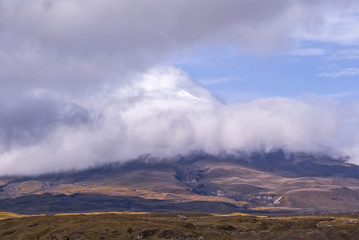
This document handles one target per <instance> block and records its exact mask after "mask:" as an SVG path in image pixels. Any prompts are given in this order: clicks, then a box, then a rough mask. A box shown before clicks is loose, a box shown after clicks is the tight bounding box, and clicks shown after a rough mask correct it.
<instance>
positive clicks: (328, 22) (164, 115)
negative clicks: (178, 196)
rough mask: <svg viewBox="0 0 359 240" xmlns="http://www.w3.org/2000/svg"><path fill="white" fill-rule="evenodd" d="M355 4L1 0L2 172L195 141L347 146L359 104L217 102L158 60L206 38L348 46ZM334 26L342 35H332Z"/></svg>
mask: <svg viewBox="0 0 359 240" xmlns="http://www.w3.org/2000/svg"><path fill="white" fill-rule="evenodd" d="M355 10H358V4H357V3H356V1H350V0H344V1H334V0H332V1H322V0H314V1H306V0H305V1H285V0H274V1H259V0H224V1H216V0H197V1H192V0H174V1H163V0H148V1H139V0H123V1H115V0H104V1H95V0H88V1H82V0H0V86H1V87H0V174H15V173H17V174H18V173H21V174H27V173H42V172H48V171H57V170H68V169H72V168H85V167H88V166H91V165H93V164H96V163H103V162H109V161H125V160H129V159H131V158H135V157H137V156H139V155H141V154H147V153H150V154H152V155H154V156H159V157H168V156H172V155H176V154H185V153H187V152H189V151H193V150H204V151H208V152H211V153H217V152H221V151H235V150H238V149H239V150H249V151H251V150H257V149H271V148H278V147H282V148H286V149H288V150H293V151H294V150H298V151H299V150H306V151H312V150H313V151H314V150H318V149H320V148H321V147H323V146H329V147H333V148H337V149H338V150H339V151H343V152H344V153H349V154H351V153H353V151H354V150H353V149H356V148H355V145H356V141H357V139H355V137H353V136H350V137H348V135H347V134H348V132H356V131H357V130H358V128H357V121H358V119H357V118H356V116H357V115H356V114H358V108H357V107H356V106H354V107H353V106H351V107H350V109H349V110H346V109H344V108H338V107H337V106H336V105H335V104H333V103H321V102H320V101H312V102H300V101H297V100H292V99H286V98H280V97H278V98H271V99H258V100H257V101H254V102H251V103H247V104H245V103H236V104H224V103H223V102H221V101H219V100H218V99H217V98H216V97H214V96H213V95H212V94H211V93H210V92H209V91H208V90H206V89H205V88H203V87H202V86H200V85H198V84H197V83H196V82H195V81H194V80H192V79H191V77H190V76H188V75H187V74H186V73H184V72H183V71H182V70H180V69H177V68H174V67H171V66H162V65H163V62H168V59H169V58H170V59H171V58H173V56H175V55H176V54H177V53H183V52H186V53H191V52H192V51H193V50H194V49H196V48H198V47H201V46H204V45H207V46H208V45H217V46H234V47H235V48H236V49H237V50H239V51H246V52H251V53H253V52H254V53H263V52H265V53H268V52H275V51H277V50H278V49H287V48H289V49H290V46H291V44H293V40H294V42H295V41H305V40H310V39H314V40H316V41H325V39H327V40H328V41H329V42H333V41H334V42H335V41H336V42H340V43H341V44H354V43H355V42H356V39H357V37H356V35H353V34H349V33H348V32H345V29H344V30H343V28H342V27H341V26H343V24H344V23H343V21H347V23H353V22H355V21H356V19H357V18H356V15H355V14H353V12H355ZM340 16H346V18H343V19H344V20H343V21H338V18H339V17H340ZM352 25H353V24H352ZM352 25H348V26H352ZM335 29H340V31H339V32H341V33H343V34H342V35H341V36H342V38H336V37H332V38H330V37H328V35H331V34H335V33H337V32H338V31H335ZM347 30H348V31H351V28H348V29H347ZM344 33H345V34H344ZM339 112H340V114H339ZM342 113H345V114H342ZM341 116H345V118H343V117H341ZM354 155H355V154H353V156H354ZM358 155H359V154H358Z"/></svg>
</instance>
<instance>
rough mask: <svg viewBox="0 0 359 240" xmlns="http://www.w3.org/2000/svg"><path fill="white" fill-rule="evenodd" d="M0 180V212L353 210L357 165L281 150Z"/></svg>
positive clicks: (358, 200) (358, 203) (357, 199)
mask: <svg viewBox="0 0 359 240" xmlns="http://www.w3.org/2000/svg"><path fill="white" fill-rule="evenodd" d="M0 183H1V186H0V211H13V212H19V213H25V212H26V213H52V212H79V211H100V210H105V211H116V210H117V211H120V210H121V211H123V210H131V211H188V212H190V211H192V212H226V213H229V212H235V211H241V212H258V213H271V212H275V213H277V214H279V213H290V212H293V213H294V212H296V213H298V212H353V211H359V167H358V166H356V165H353V164H348V163H346V162H345V161H344V160H342V159H335V158H331V157H329V156H326V155H322V154H304V153H292V154H285V153H284V152H283V151H280V150H279V151H275V152H270V153H253V154H241V155H236V156H230V155H224V156H211V155H207V154H204V153H197V154H193V155H189V156H187V157H177V158H175V159H170V160H163V161H158V160H155V159H150V158H143V159H138V160H135V161H131V162H128V163H126V164H119V163H115V164H109V165H104V166H100V167H96V168H92V169H88V170H84V171H78V172H64V173H56V174H48V175H41V176H33V177H3V178H1V179H0ZM39 203H41V204H39Z"/></svg>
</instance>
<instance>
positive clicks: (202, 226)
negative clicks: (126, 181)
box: [0, 213, 359, 240]
mask: <svg viewBox="0 0 359 240" xmlns="http://www.w3.org/2000/svg"><path fill="white" fill-rule="evenodd" d="M185 215H186V217H187V219H186V220H183V219H179V218H178V214H174V213H136V214H135V213H92V214H59V215H41V216H24V215H18V214H12V213H0V239H68V240H71V239H173V240H180V239H201V240H203V239H314V240H315V239H358V236H359V214H354V213H351V214H334V215H307V216H289V217H285V216H281V217H265V216H252V215H245V214H232V215H210V214H195V213H190V214H185Z"/></svg>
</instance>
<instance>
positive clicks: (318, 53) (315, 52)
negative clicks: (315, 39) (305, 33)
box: [289, 48, 326, 56]
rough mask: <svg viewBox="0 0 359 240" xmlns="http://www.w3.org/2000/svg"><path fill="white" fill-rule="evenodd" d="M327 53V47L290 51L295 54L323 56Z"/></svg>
mask: <svg viewBox="0 0 359 240" xmlns="http://www.w3.org/2000/svg"><path fill="white" fill-rule="evenodd" d="M325 53H326V51H325V49H322V48H299V49H296V50H294V51H291V52H289V54H290V55H294V56H322V55H324V54H325Z"/></svg>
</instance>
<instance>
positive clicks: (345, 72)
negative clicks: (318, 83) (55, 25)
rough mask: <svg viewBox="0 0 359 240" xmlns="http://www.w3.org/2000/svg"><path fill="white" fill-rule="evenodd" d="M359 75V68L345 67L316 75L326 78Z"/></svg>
mask: <svg viewBox="0 0 359 240" xmlns="http://www.w3.org/2000/svg"><path fill="white" fill-rule="evenodd" d="M358 75H359V68H345V69H340V70H336V71H331V72H323V73H320V74H319V75H318V76H320V77H326V78H340V77H354V76H358Z"/></svg>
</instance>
